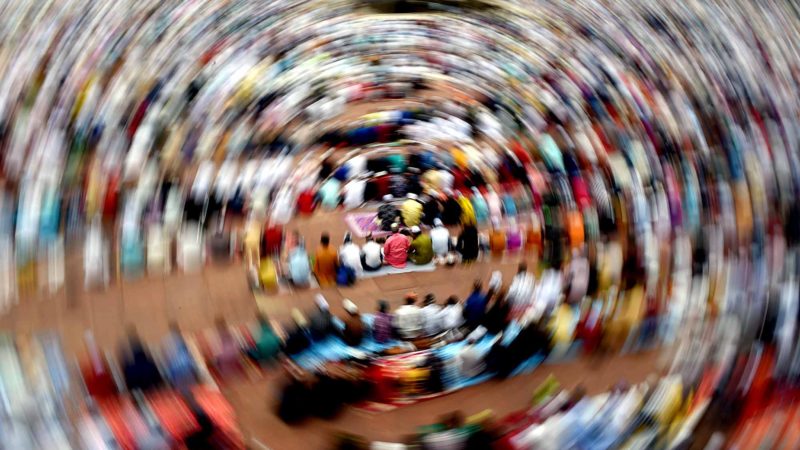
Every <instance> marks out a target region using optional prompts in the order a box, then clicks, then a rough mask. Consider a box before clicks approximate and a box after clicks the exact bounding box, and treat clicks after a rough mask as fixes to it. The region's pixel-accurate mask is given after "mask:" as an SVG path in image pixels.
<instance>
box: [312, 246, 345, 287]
mask: <svg viewBox="0 0 800 450" xmlns="http://www.w3.org/2000/svg"><path fill="white" fill-rule="evenodd" d="M338 263H339V255H338V254H337V253H336V250H335V249H334V248H332V247H331V237H330V236H329V235H328V233H322V237H321V238H320V240H319V247H317V252H316V254H315V255H314V275H316V276H317V280H318V281H319V284H320V286H322V287H328V286H333V285H335V284H336V269H337V266H338Z"/></svg>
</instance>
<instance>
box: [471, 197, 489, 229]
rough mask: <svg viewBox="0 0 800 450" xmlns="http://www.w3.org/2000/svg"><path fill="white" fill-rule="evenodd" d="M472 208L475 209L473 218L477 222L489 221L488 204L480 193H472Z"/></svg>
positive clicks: (484, 222)
mask: <svg viewBox="0 0 800 450" xmlns="http://www.w3.org/2000/svg"><path fill="white" fill-rule="evenodd" d="M471 200H472V209H474V210H475V220H476V221H477V222H478V224H481V225H483V224H486V223H487V222H489V205H488V204H487V203H486V200H485V199H484V198H483V196H482V195H480V194H473V195H472V198H471Z"/></svg>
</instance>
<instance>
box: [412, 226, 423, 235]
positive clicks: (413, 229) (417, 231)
mask: <svg viewBox="0 0 800 450" xmlns="http://www.w3.org/2000/svg"><path fill="white" fill-rule="evenodd" d="M411 233H413V234H420V233H422V230H420V229H419V227H418V226H416V225H414V226H413V227H411Z"/></svg>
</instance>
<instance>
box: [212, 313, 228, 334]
mask: <svg viewBox="0 0 800 450" xmlns="http://www.w3.org/2000/svg"><path fill="white" fill-rule="evenodd" d="M214 324H215V325H216V327H217V331H220V332H223V331H225V332H227V331H228V323H227V322H225V319H224V318H222V317H217V319H216V320H215V321H214Z"/></svg>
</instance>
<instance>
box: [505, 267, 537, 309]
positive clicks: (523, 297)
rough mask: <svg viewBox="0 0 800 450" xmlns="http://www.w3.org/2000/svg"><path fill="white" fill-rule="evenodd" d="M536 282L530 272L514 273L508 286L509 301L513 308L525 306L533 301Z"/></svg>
mask: <svg viewBox="0 0 800 450" xmlns="http://www.w3.org/2000/svg"><path fill="white" fill-rule="evenodd" d="M534 284H535V279H534V276H533V274H532V273H530V272H523V273H518V274H516V275H514V278H513V279H512V280H511V286H509V288H508V301H509V303H511V308H512V309H517V308H525V307H526V306H528V305H530V304H531V303H532V302H533V290H534Z"/></svg>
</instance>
